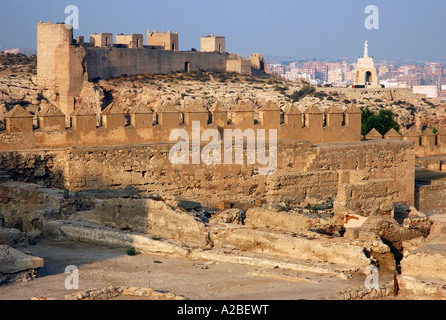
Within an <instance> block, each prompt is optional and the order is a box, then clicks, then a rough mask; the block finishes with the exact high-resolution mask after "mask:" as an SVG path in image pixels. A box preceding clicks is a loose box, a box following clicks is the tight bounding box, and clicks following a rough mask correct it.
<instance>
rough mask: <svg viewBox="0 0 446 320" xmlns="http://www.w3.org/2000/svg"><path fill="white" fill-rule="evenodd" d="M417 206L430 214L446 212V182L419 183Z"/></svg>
mask: <svg viewBox="0 0 446 320" xmlns="http://www.w3.org/2000/svg"><path fill="white" fill-rule="evenodd" d="M415 207H416V208H417V210H419V211H421V212H424V213H430V214H445V213H446V209H445V208H446V183H444V182H437V183H434V184H432V185H419V186H417V187H416V188H415Z"/></svg>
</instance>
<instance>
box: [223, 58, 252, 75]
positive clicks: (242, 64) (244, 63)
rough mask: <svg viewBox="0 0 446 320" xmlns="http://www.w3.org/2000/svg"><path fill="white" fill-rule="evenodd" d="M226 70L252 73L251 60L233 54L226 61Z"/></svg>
mask: <svg viewBox="0 0 446 320" xmlns="http://www.w3.org/2000/svg"><path fill="white" fill-rule="evenodd" d="M226 72H236V73H239V74H248V75H251V74H252V72H251V61H250V60H246V59H243V58H242V57H238V56H232V55H231V56H230V57H229V58H228V60H227V61H226Z"/></svg>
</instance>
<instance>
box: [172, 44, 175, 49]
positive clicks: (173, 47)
mask: <svg viewBox="0 0 446 320" xmlns="http://www.w3.org/2000/svg"><path fill="white" fill-rule="evenodd" d="M172 51H175V43H172Z"/></svg>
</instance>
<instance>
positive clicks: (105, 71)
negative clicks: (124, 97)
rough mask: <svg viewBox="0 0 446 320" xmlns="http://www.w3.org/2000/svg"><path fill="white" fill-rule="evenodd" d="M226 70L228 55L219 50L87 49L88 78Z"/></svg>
mask: <svg viewBox="0 0 446 320" xmlns="http://www.w3.org/2000/svg"><path fill="white" fill-rule="evenodd" d="M186 62H188V63H189V65H188V66H189V69H188V71H198V70H200V69H201V70H215V71H225V70H226V55H225V54H220V53H217V52H213V53H210V52H207V53H202V52H192V51H167V50H152V49H148V48H132V49H128V48H116V47H114V48H89V47H87V48H86V66H87V72H88V80H92V79H95V78H102V79H103V78H107V77H109V76H118V75H122V74H160V73H161V74H166V73H171V72H184V71H186V70H185V68H186V66H185V63H186Z"/></svg>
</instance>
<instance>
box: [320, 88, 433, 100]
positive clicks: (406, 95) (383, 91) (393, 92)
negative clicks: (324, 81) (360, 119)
mask: <svg viewBox="0 0 446 320" xmlns="http://www.w3.org/2000/svg"><path fill="white" fill-rule="evenodd" d="M317 90H318V91H322V92H325V93H327V94H329V93H334V92H336V93H338V94H339V95H340V96H344V97H345V98H347V99H350V100H351V99H360V98H363V97H364V96H367V97H370V98H373V99H382V100H383V99H388V98H389V97H392V99H393V100H394V101H398V100H402V99H420V97H423V96H424V95H420V94H414V93H413V92H412V89H410V88H342V90H340V89H339V88H330V87H328V88H327V87H321V88H317Z"/></svg>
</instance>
